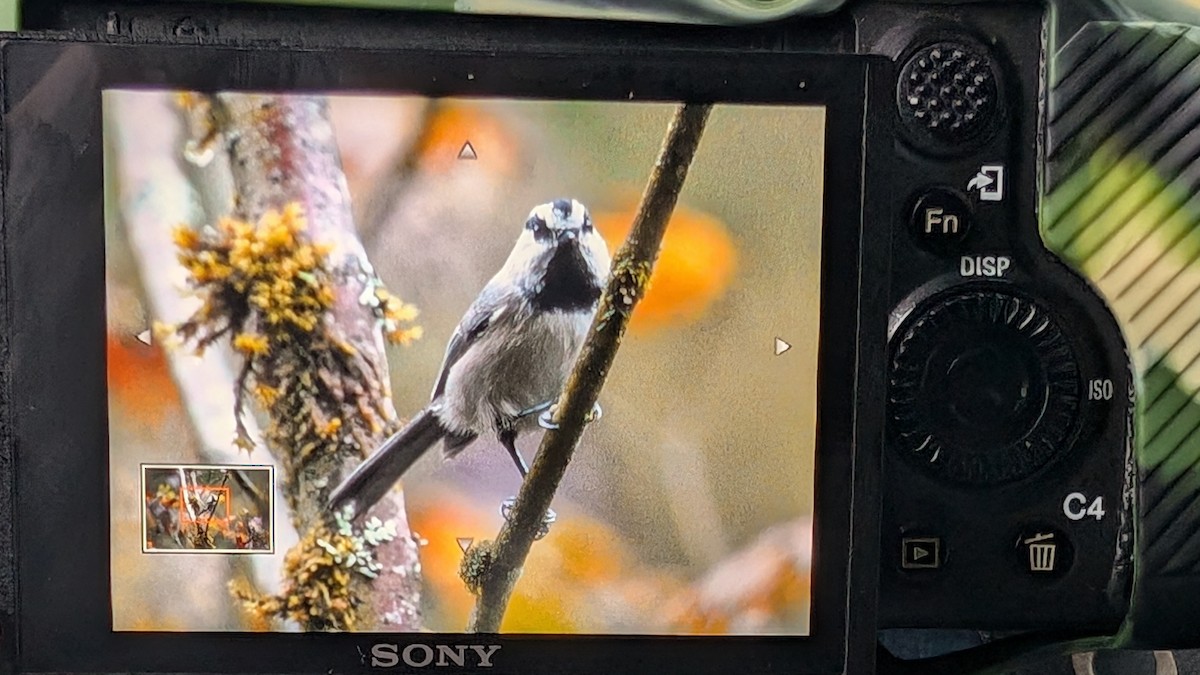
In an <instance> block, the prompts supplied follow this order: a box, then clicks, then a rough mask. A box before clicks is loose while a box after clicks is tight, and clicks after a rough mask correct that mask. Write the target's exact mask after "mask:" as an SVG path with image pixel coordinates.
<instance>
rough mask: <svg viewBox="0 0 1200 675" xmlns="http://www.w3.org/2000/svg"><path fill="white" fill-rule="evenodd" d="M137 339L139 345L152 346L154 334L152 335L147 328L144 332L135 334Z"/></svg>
mask: <svg viewBox="0 0 1200 675" xmlns="http://www.w3.org/2000/svg"><path fill="white" fill-rule="evenodd" d="M137 339H138V342H140V343H142V344H144V345H150V344H153V341H154V333H152V332H151V331H150V329H149V328H147V329H146V330H144V331H142V332H140V333H138V334H137Z"/></svg>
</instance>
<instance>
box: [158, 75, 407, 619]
mask: <svg viewBox="0 0 1200 675" xmlns="http://www.w3.org/2000/svg"><path fill="white" fill-rule="evenodd" d="M178 102H179V104H180V105H181V106H182V107H183V108H184V109H185V110H189V111H192V112H194V113H195V116H196V117H197V119H198V120H199V121H200V124H199V125H198V129H199V132H198V133H197V129H195V128H194V129H193V140H194V141H196V142H194V143H191V144H189V146H188V149H187V152H185V156H187V157H188V158H189V159H190V160H191V161H201V162H202V161H207V160H206V158H207V157H209V156H210V155H211V154H212V153H214V152H216V151H217V150H218V149H220V148H222V147H223V148H224V149H225V150H226V151H227V152H228V155H229V168H230V173H231V178H232V186H233V189H234V195H235V207H234V211H233V213H232V214H231V215H230V216H229V217H226V218H222V219H221V220H220V221H219V222H217V223H214V224H210V225H209V226H207V227H205V228H203V229H201V230H200V231H196V230H192V229H189V228H182V229H179V230H177V231H176V234H175V237H176V239H175V243H176V247H177V249H178V251H179V260H180V262H181V263H182V264H183V265H184V267H185V268H186V269H187V270H188V273H189V277H190V280H191V284H192V286H193V288H194V289H195V290H197V291H198V293H199V294H200V296H201V298H202V299H203V300H204V305H203V307H202V308H201V310H200V311H198V312H197V313H196V314H195V315H194V316H193V318H192V319H191V320H189V321H187V322H185V323H184V324H182V325H180V326H179V327H178V328H177V329H175V332H176V333H177V334H178V335H179V336H180V337H182V338H184V339H185V340H187V341H189V342H193V343H194V344H195V345H196V346H197V347H198V348H200V349H202V348H203V347H205V346H206V345H208V344H211V343H213V342H215V341H216V340H218V339H222V338H225V339H229V340H230V341H231V342H232V345H233V348H234V349H235V351H237V352H238V353H239V354H240V355H241V357H242V359H243V367H242V370H241V373H240V375H239V376H238V378H237V382H236V383H235V385H234V386H235V393H236V398H237V401H236V404H235V407H236V409H237V415H238V418H239V420H240V419H242V417H243V416H244V415H246V414H248V411H247V410H246V409H245V408H246V407H247V406H248V405H249V404H250V402H251V401H254V402H255V403H257V405H258V407H259V408H260V409H261V410H262V411H263V413H265V416H266V417H267V419H268V420H269V425H268V427H267V429H266V432H265V440H266V442H267V446H268V448H269V449H270V451H271V452H272V454H273V455H274V456H275V457H276V458H277V459H278V461H279V464H280V465H281V467H282V469H283V474H284V480H283V492H284V495H285V496H286V499H287V502H288V506H289V507H290V509H289V515H290V516H291V521H292V523H293V524H294V525H295V527H296V530H297V532H298V533H299V534H300V536H301V540H300V544H299V545H298V546H296V547H295V548H293V549H292V550H290V551H289V552H288V554H287V558H286V560H285V563H284V567H285V574H286V575H287V579H286V580H285V584H284V589H283V593H282V594H281V595H277V596H259V595H256V594H253V593H250V592H248V591H247V590H246V589H239V588H235V589H234V593H235V595H236V596H237V597H238V598H239V599H241V600H242V601H243V603H244V605H245V606H246V607H248V608H249V609H250V610H251V611H252V613H253V614H254V616H256V617H257V618H260V619H265V618H274V617H286V618H288V619H291V620H293V621H295V622H297V623H298V624H300V625H301V627H303V628H304V629H306V630H376V631H382V630H403V631H414V630H419V629H420V616H419V611H418V610H419V606H420V604H419V590H420V584H419V574H418V572H419V564H418V560H417V551H416V545H415V543H414V541H413V539H412V537H411V534H410V533H409V529H408V522H407V518H406V516H405V512H404V505H403V498H402V496H401V495H400V494H399V493H392V494H391V495H389V498H388V499H386V500H384V501H383V502H381V503H380V507H379V508H378V509H377V511H376V515H377V518H375V519H373V520H372V521H371V522H369V523H367V524H365V525H362V526H356V525H352V524H350V523H349V522H347V521H346V520H345V519H344V518H340V517H337V515H336V514H335V515H331V514H329V513H328V512H327V511H326V509H325V504H326V503H327V502H328V496H329V491H330V490H331V489H332V488H333V486H335V485H337V484H338V483H339V482H340V481H341V480H342V478H343V477H345V475H347V474H348V473H349V472H350V471H351V470H353V468H354V467H355V466H357V465H358V463H359V462H361V461H362V458H363V456H364V455H365V454H366V452H367V451H368V450H369V449H370V448H374V447H376V446H378V445H379V444H380V443H381V442H382V441H383V440H384V439H385V438H386V437H387V435H388V434H389V433H390V432H391V431H393V430H394V428H395V427H396V426H397V423H398V421H397V419H396V414H395V412H394V409H393V406H392V400H391V387H390V383H389V376H388V367H387V361H386V358H385V353H384V335H385V334H386V335H387V336H388V337H389V338H391V339H392V340H393V341H400V342H404V341H406V340H410V339H415V338H416V337H417V336H418V335H419V329H418V328H417V327H412V326H409V327H405V326H404V324H407V323H408V322H411V320H412V319H413V318H414V317H415V309H413V308H412V307H410V306H407V305H405V304H403V303H401V302H399V300H398V299H396V298H395V297H394V296H392V295H390V294H388V293H387V291H386V290H384V289H383V288H382V285H381V282H380V281H379V279H378V278H377V277H376V275H375V273H374V270H373V269H372V266H371V264H370V262H369V261H368V260H367V256H366V252H365V251H364V250H363V246H362V244H361V242H360V241H359V239H358V235H357V233H356V231H355V228H354V222H353V217H352V215H351V210H350V197H349V191H348V189H347V186H346V180H345V177H344V175H343V173H342V167H341V160H340V156H339V153H338V149H337V145H336V142H335V136H334V133H333V126H332V124H331V122H330V119H329V110H328V104H327V102H326V100H325V99H324V98H322V97H317V96H274V95H254V94H218V95H217V96H215V97H212V98H209V97H201V96H197V95H181V96H180V97H179V98H178ZM194 126H195V125H194ZM222 142H223V144H222ZM238 431H239V439H238V441H239V443H240V444H242V445H244V446H249V445H251V444H253V443H254V442H255V439H252V438H251V437H250V436H249V435H248V434H247V433H246V432H245V430H244V429H242V428H241V427H239V430H238Z"/></svg>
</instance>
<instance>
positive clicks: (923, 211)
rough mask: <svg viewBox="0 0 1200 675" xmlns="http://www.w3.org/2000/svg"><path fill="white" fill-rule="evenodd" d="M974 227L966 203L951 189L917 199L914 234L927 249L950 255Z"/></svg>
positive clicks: (913, 215)
mask: <svg viewBox="0 0 1200 675" xmlns="http://www.w3.org/2000/svg"><path fill="white" fill-rule="evenodd" d="M971 224H972V222H971V208H970V207H969V206H967V202H966V200H964V199H963V198H962V197H960V196H959V195H958V194H956V193H955V192H953V191H951V190H949V189H947V188H933V189H931V190H929V191H927V192H925V193H924V194H922V195H921V196H920V197H919V198H918V199H917V201H916V205H915V206H914V207H913V211H912V222H911V224H910V230H911V232H912V235H913V238H914V239H915V240H916V242H917V243H918V244H919V245H920V246H922V247H923V248H926V249H928V250H930V251H933V252H934V253H950V252H952V251H953V250H954V249H955V248H957V246H958V245H959V244H961V243H962V242H963V240H964V239H966V238H967V234H968V233H970V231H971Z"/></svg>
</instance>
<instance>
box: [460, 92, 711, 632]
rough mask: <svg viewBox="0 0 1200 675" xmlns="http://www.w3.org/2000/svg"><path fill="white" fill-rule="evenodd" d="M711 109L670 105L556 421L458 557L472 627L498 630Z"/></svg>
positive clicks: (643, 282) (597, 394) (639, 294)
mask: <svg viewBox="0 0 1200 675" xmlns="http://www.w3.org/2000/svg"><path fill="white" fill-rule="evenodd" d="M711 109H712V106H711V105H708V104H684V105H681V106H680V107H679V109H678V110H677V111H676V113H675V117H674V119H673V120H672V121H671V125H670V127H669V128H668V130H667V136H666V140H665V141H664V143H663V148H662V151H661V153H660V154H659V158H658V162H657V163H656V164H655V166H654V170H653V172H652V173H651V175H650V180H649V182H648V183H647V185H646V190H645V192H644V193H643V195H642V202H641V206H640V207H639V209H638V213H637V216H636V217H635V219H634V223H633V229H632V230H631V231H630V234H629V238H628V239H626V241H625V243H624V245H622V247H621V249H620V250H619V251H617V253H616V255H615V256H614V258H613V268H612V275H611V277H610V278H609V281H608V286H607V288H606V289H605V292H604V294H603V296H601V298H600V305H599V307H598V309H597V310H596V318H595V320H594V321H593V323H592V327H591V330H590V332H589V333H588V337H587V340H586V341H585V342H584V344H583V349H582V351H581V353H580V355H579V359H578V360H577V361H576V362H575V367H574V368H573V369H572V372H571V375H570V377H569V378H568V379H567V383H566V386H565V388H564V390H563V394H562V397H561V398H560V399H559V406H558V411H557V414H556V416H555V422H556V423H557V424H558V428H557V429H555V430H551V431H548V432H547V433H546V435H545V436H544V437H543V438H542V443H541V446H540V448H539V450H538V454H537V458H536V459H535V460H534V463H533V466H532V468H531V469H530V470H529V475H528V476H527V477H526V479H525V482H524V484H522V486H521V491H520V493H519V494H518V495H517V500H516V504H515V505H514V506H513V509H512V511H511V513H510V515H509V518H508V521H507V522H506V523H505V525H504V527H503V528H501V530H500V534H499V536H497V538H496V541H495V543H490V542H484V543H482V544H481V545H477V546H474V547H472V548H471V549H470V550H468V554H467V556H466V558H465V559H464V561H463V570H462V571H463V576H464V578H465V579H466V580H467V583H468V586H470V587H471V588H472V590H473V591H474V592H476V595H477V598H476V605H475V614H474V618H473V621H472V625H471V627H470V628H471V630H473V631H475V632H479V633H495V632H498V631H499V630H500V622H501V620H502V619H503V618H504V613H505V610H506V609H507V607H508V601H509V598H510V597H511V595H512V591H513V588H514V586H515V585H516V582H517V579H518V578H519V577H520V575H521V569H522V567H523V566H524V564H525V558H526V557H527V556H528V555H529V549H530V547H531V546H532V545H533V541H534V539H535V538H536V536H537V533H538V530H539V528H540V527H541V526H542V518H543V516H544V514H545V513H546V511H547V510H548V509H549V508H550V502H551V501H552V500H553V499H554V494H555V492H556V491H557V490H558V486H559V483H561V482H562V478H563V474H565V473H566V470H567V465H568V464H570V462H571V456H572V455H573V454H574V452H575V447H576V445H577V444H578V443H579V438H580V436H582V434H583V427H584V425H585V424H586V423H587V418H588V416H589V415H590V413H591V410H592V408H593V406H594V405H595V404H596V401H597V399H598V398H599V397H600V389H601V388H602V387H603V386H604V381H605V379H606V378H607V377H608V372H609V369H610V368H611V366H612V362H613V359H614V358H615V357H616V354H617V348H618V347H619V346H620V344H621V339H622V337H623V336H624V335H625V328H626V326H627V324H628V322H629V317H630V315H631V314H632V313H633V309H634V307H636V306H637V303H638V301H639V300H640V299H641V298H642V295H643V293H644V291H645V288H646V284H647V281H648V280H649V279H650V273H651V271H652V270H653V268H654V262H655V260H656V259H657V258H658V251H659V248H660V246H661V244H662V238H663V234H664V233H665V232H666V228H667V223H668V221H669V220H670V216H671V213H672V211H673V210H674V209H675V203H676V202H677V201H678V199H679V192H680V190H681V189H682V188H683V183H684V180H685V179H686V178H687V173H688V169H689V168H690V167H691V164H692V158H693V157H694V156H695V153H696V148H697V146H698V145H699V143H700V138H701V136H702V135H703V132H704V125H705V123H706V121H707V120H708V114H709V112H710V111H711Z"/></svg>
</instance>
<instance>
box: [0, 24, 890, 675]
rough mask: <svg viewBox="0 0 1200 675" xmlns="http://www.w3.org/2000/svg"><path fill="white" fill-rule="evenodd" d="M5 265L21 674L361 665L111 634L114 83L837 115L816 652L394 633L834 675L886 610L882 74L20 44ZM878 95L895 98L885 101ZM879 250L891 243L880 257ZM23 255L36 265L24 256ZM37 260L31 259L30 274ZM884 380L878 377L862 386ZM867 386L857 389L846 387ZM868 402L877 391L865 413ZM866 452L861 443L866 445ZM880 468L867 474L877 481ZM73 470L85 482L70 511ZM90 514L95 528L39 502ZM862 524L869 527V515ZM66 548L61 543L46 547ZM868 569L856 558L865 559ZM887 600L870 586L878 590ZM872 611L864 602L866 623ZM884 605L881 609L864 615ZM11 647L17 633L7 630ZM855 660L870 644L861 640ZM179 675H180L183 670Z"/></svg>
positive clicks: (270, 641)
mask: <svg viewBox="0 0 1200 675" xmlns="http://www.w3.org/2000/svg"><path fill="white" fill-rule="evenodd" d="M3 56H4V74H3V78H4V82H3V86H4V104H5V116H6V120H5V121H6V124H5V130H4V134H5V138H4V141H5V145H4V160H5V174H4V186H3V187H4V196H5V199H4V222H3V224H4V228H3V235H4V251H3V255H4V258H3V260H2V261H0V262H3V263H4V265H3V266H2V267H3V268H4V271H5V276H6V279H5V282H6V284H7V312H8V319H9V321H8V322H7V326H10V327H12V330H11V331H10V333H9V335H7V339H8V342H9V347H10V350H11V352H10V353H11V366H12V367H11V371H10V375H9V377H10V382H9V386H10V392H11V395H12V398H11V399H10V400H13V401H16V402H18V403H17V405H15V406H13V407H12V408H11V409H10V411H9V414H10V416H11V420H10V421H11V425H12V426H11V428H12V431H13V438H14V441H15V447H17V448H20V450H19V451H18V454H17V457H16V474H15V475H16V478H15V483H16V486H17V489H16V507H17V508H16V512H17V516H18V518H17V523H16V524H17V535H16V541H15V547H14V548H15V550H16V551H19V554H18V555H17V559H16V573H17V582H18V589H19V595H18V598H17V607H16V611H17V633H18V636H17V642H18V644H17V650H18V653H19V660H18V664H17V667H18V668H19V669H21V670H37V671H55V670H57V671H78V670H87V671H101V672H116V671H157V672H165V671H178V670H181V669H185V670H188V671H198V672H204V671H208V672H234V671H236V672H271V671H279V672H306V671H329V670H330V669H334V670H339V671H340V670H356V669H363V668H365V667H366V664H365V663H364V662H362V661H360V654H361V652H362V651H364V650H367V649H369V646H370V645H371V644H373V643H375V642H379V641H381V640H380V639H379V636H378V635H372V634H249V633H157V632H154V633H151V632H147V633H131V632H121V633H116V632H113V631H112V630H111V626H112V613H111V595H110V592H109V583H110V576H109V575H110V569H109V545H110V544H109V537H108V528H109V514H108V504H109V500H110V495H109V481H108V463H109V456H108V451H107V439H108V429H107V425H108V415H107V396H106V392H105V379H106V378H105V354H104V346H103V345H104V339H103V336H104V331H105V326H106V319H105V312H104V305H105V286H104V228H103V222H104V213H105V204H104V200H103V192H104V190H103V185H104V183H103V174H104V171H103V152H102V148H103V144H104V139H103V135H102V120H101V106H100V96H101V92H102V91H103V90H105V89H111V88H144V87H154V88H171V89H195V90H247V91H249V90H258V91H264V90H266V91H272V90H302V91H322V92H331V93H332V92H335V91H336V92H339V93H341V92H345V93H350V92H361V93H385V92H391V93H414V94H423V95H431V96H473V95H479V96H483V95H494V96H504V97H510V98H524V97H528V98H550V99H578V100H613V101H622V100H628V97H629V93H630V92H631V91H632V92H636V100H641V101H678V100H692V101H715V102H719V103H760V104H795V105H821V106H824V107H825V108H826V129H825V194H824V197H823V204H824V224H823V228H824V231H823V241H822V269H821V278H822V290H821V308H822V309H821V319H820V320H821V327H822V328H821V336H820V343H819V369H818V373H819V374H818V391H819V396H818V418H817V419H818V442H817V457H816V486H815V501H816V503H817V505H818V506H817V512H816V517H815V527H814V556H813V566H812V609H811V612H812V615H811V632H810V635H808V636H803V637H800V636H739V637H720V638H716V637H699V636H609V635H604V636H585V635H552V636H551V635H502V636H497V635H479V636H476V635H467V634H416V635H405V634H388V635H387V636H386V638H385V640H384V641H387V642H396V643H398V644H401V645H404V644H406V643H409V642H421V643H426V644H489V645H490V644H499V645H502V646H503V648H502V651H501V652H500V655H501V657H498V658H497V668H498V670H503V671H509V672H515V671H519V672H540V671H545V672H567V671H569V672H581V673H583V672H595V673H610V672H627V671H629V670H632V669H636V670H639V671H646V672H651V671H653V672H659V671H663V672H671V671H683V672H693V673H699V672H723V671H728V669H729V668H731V667H737V668H738V669H739V670H743V671H747V672H759V671H763V672H766V671H772V670H776V669H781V670H786V671H787V672H802V673H834V672H841V671H842V670H843V668H844V666H845V661H846V656H847V632H848V630H849V629H850V621H849V614H850V613H849V611H848V607H849V606H851V605H853V606H854V607H855V610H856V611H858V610H859V605H860V604H865V603H867V602H868V601H870V600H871V599H873V597H874V593H873V586H871V588H870V589H867V588H865V587H864V584H866V583H868V582H867V580H868V579H870V577H871V574H869V573H856V574H854V578H855V584H856V586H855V588H854V593H853V594H851V585H850V578H851V562H852V556H851V551H852V548H853V549H854V550H855V551H858V550H859V549H858V547H864V546H865V549H864V550H868V551H870V550H873V548H874V544H873V543H864V542H865V541H867V540H869V538H870V537H871V536H872V535H871V534H870V533H871V532H872V530H871V529H870V527H869V524H868V527H866V528H865V529H864V527H862V526H861V525H860V523H859V522H857V521H859V520H862V519H859V518H852V516H853V515H854V514H855V513H856V510H857V513H859V514H862V513H872V512H873V508H874V507H873V506H871V504H870V502H871V500H873V499H875V498H876V497H875V495H874V494H865V493H864V492H865V491H864V490H862V489H861V487H862V486H861V485H860V484H858V483H856V481H855V475H856V473H859V474H861V468H860V471H858V472H856V471H855V468H856V463H857V464H859V465H860V467H861V465H862V464H863V463H864V459H865V460H866V462H865V463H866V465H867V466H868V467H869V468H870V467H874V466H875V465H874V461H875V460H874V459H873V458H874V456H875V455H874V453H877V451H878V449H877V447H874V446H875V443H876V442H877V438H876V433H875V432H876V430H877V428H878V423H877V416H878V411H881V410H882V401H881V400H873V399H878V398H879V391H880V389H881V388H880V387H878V386H867V387H864V386H863V384H864V383H869V382H872V381H873V380H874V379H878V378H880V377H881V376H882V372H883V370H882V368H881V367H877V364H875V361H877V360H878V359H876V358H874V355H875V354H876V350H874V349H868V351H867V354H868V355H870V356H871V358H867V359H865V360H864V357H863V353H862V352H861V347H860V341H862V340H863V339H864V337H865V336H870V335H882V331H881V330H875V329H874V324H873V323H872V328H871V329H868V328H866V327H864V324H863V322H862V321H861V320H860V319H861V317H873V318H875V320H876V321H877V322H878V323H880V324H882V323H883V322H884V320H885V316H886V313H885V312H883V311H880V309H881V308H880V307H879V306H878V305H879V301H881V300H882V298H881V297H878V296H883V295H886V294H876V293H872V292H866V291H865V289H866V288H867V285H865V284H864V281H863V280H864V276H873V275H874V274H880V275H884V270H878V271H876V270H870V271H871V273H872V274H871V275H864V274H863V272H864V270H863V269H861V268H860V265H863V264H865V263H864V261H879V260H883V259H885V256H881V255H879V254H878V247H881V246H884V245H885V244H884V243H883V242H884V241H885V238H883V237H875V238H871V237H864V236H863V209H864V199H863V183H864V178H863V175H864V166H863V157H864V153H865V148H866V141H865V140H864V139H865V138H866V137H867V135H868V128H869V126H870V125H871V124H875V123H877V120H874V119H871V118H870V117H869V114H868V111H869V110H870V106H869V105H867V96H868V91H869V90H871V89H876V90H877V89H880V86H879V85H878V84H876V83H875V80H876V79H878V78H872V77H871V73H870V70H871V64H873V63H875V60H874V59H871V58H868V57H861V56H855V57H852V56H831V55H804V56H803V57H799V58H798V57H797V56H796V55H769V54H746V53H740V52H729V51H703V50H696V51H688V52H686V53H684V52H674V53H661V52H660V53H654V52H648V51H643V52H634V51H631V50H629V49H625V50H624V51H621V52H617V51H615V50H614V51H613V52H611V53H582V52H580V53H573V54H567V53H547V52H544V51H543V52H535V51H532V50H523V49H522V48H520V47H514V48H513V49H511V50H510V51H505V52H503V53H470V52H464V51H461V50H453V49H447V50H446V51H443V52H440V53H436V54H435V55H432V56H435V58H432V57H431V54H430V52H429V51H423V50H407V51H404V50H395V51H374V50H352V49H344V50H337V51H333V50H305V51H287V50H279V49H249V48H229V47H215V46H206V47H200V46H182V45H174V46H169V45H137V46H134V45H113V44H86V45H83V44H70V43H65V42H58V43H51V42H36V41H14V42H9V43H7V44H6V45H5V46H4V53H3ZM881 100H886V97H881ZM876 240H878V241H876ZM27 261H28V262H27ZM30 263H32V264H30ZM872 369H874V372H870V371H871V370H872ZM851 374H853V375H851ZM864 397H866V398H865V399H864ZM864 439H865V440H864ZM869 470H870V469H869ZM64 473H66V474H68V475H70V476H72V477H73V482H72V484H71V485H70V488H69V489H70V491H71V495H70V498H69V499H68V498H67V497H66V496H65V495H64V494H63V493H64V491H65V490H66V489H68V488H67V487H65V486H64V485H63V475H64ZM80 503H82V504H95V505H97V506H96V507H95V508H94V509H91V510H90V511H88V512H85V513H83V514H82V515H81V514H80V513H78V512H77V511H76V510H72V509H68V508H65V507H60V508H46V506H45V505H46V504H80ZM868 520H869V519H868ZM67 531H69V532H72V533H73V534H72V536H71V537H69V538H67V537H64V538H62V539H61V540H59V539H55V538H53V537H50V536H47V535H46V534H44V533H48V532H67ZM853 562H854V564H855V565H856V566H861V565H862V564H864V563H865V564H866V565H867V567H871V566H873V564H874V563H873V562H872V561H864V560H863V559H862V557H861V556H859V555H858V553H857V552H856V553H855V556H854V558H853ZM869 583H870V584H873V583H874V582H873V580H871V581H870V582H869ZM863 609H864V610H865V609H866V608H865V607H864V608H863ZM872 609H873V608H872ZM10 635H11V632H10ZM860 647H861V645H860ZM181 664H186V665H181Z"/></svg>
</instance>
